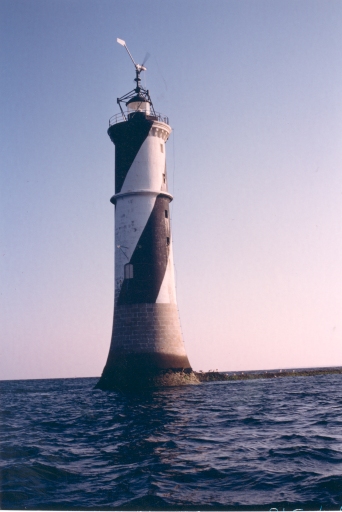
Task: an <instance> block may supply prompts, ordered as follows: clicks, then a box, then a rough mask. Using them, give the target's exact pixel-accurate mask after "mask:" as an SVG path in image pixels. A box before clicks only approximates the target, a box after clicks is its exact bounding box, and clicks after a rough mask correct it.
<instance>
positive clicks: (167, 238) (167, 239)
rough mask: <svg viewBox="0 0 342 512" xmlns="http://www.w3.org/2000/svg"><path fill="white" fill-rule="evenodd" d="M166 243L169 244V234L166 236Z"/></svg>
mask: <svg viewBox="0 0 342 512" xmlns="http://www.w3.org/2000/svg"><path fill="white" fill-rule="evenodd" d="M166 245H170V237H169V236H167V237H166Z"/></svg>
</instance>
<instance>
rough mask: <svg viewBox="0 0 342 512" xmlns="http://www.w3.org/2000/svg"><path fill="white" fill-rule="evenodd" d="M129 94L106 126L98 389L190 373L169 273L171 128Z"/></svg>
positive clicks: (145, 101)
mask: <svg viewBox="0 0 342 512" xmlns="http://www.w3.org/2000/svg"><path fill="white" fill-rule="evenodd" d="M138 86H139V84H138ZM137 92H138V94H137V95H135V96H134V97H132V98H131V99H130V100H129V101H128V102H127V103H126V105H127V107H128V113H127V114H124V113H123V116H124V117H122V116H116V117H115V118H114V119H113V120H112V122H111V125H110V127H109V129H108V135H109V137H110V139H111V140H112V142H113V143H114V145H115V195H114V196H113V197H112V198H111V202H112V203H113V204H114V205H115V301H114V321H113V333H112V340H111V346H110V351H109V355H108V360H107V363H106V366H105V368H104V371H103V374H102V377H101V379H100V381H99V384H98V387H100V388H102V389H111V388H120V387H122V386H126V385H129V384H130V383H135V384H139V382H141V383H143V382H147V381H148V382H149V381H151V379H152V380H153V378H154V377H155V376H156V375H158V374H160V373H163V372H164V373H165V371H167V370H169V371H172V372H184V371H185V373H190V372H191V367H190V363H189V360H188V357H187V355H186V351H185V347H184V343H183V339H182V333H181V328H180V321H179V315H178V308H177V301H176V292H175V282H174V271H173V254H172V235H171V226H170V210H169V204H170V201H172V199H173V198H172V196H171V194H170V193H169V191H168V186H167V172H166V159H165V156H166V151H165V144H166V141H167V140H168V138H169V135H170V133H171V127H170V126H169V124H168V120H167V118H163V117H161V116H160V115H158V114H156V113H155V112H154V110H152V112H151V108H152V109H153V106H152V104H151V102H150V101H149V95H148V98H146V96H145V97H143V96H142V95H141V94H140V91H139V90H138V91H137ZM118 101H119V100H118ZM116 121H119V122H116Z"/></svg>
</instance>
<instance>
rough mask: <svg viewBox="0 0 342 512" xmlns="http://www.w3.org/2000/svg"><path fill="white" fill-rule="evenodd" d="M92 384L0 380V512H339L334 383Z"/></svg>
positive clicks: (339, 432)
mask: <svg viewBox="0 0 342 512" xmlns="http://www.w3.org/2000/svg"><path fill="white" fill-rule="evenodd" d="M97 380H98V379H94V378H77V379H52V380H22V381H2V382H1V383H0V391H1V432H0V443H1V462H0V470H1V472H0V490H1V497H0V505H1V508H2V509H8V510H13V509H20V510H140V511H142V510H197V511H200V510H271V509H273V510H275V509H277V510H295V509H302V510H341V507H342V375H341V374H339V375H320V376H319V375H317V376H308V377H285V378H273V379H258V380H241V381H228V382H209V383H205V384H200V385H197V386H183V387H174V388H164V389H157V390H153V391H145V392H144V391H141V392H135V393H126V394H125V393H120V392H114V391H112V392H103V391H100V390H95V389H94V386H95V384H96V382H97Z"/></svg>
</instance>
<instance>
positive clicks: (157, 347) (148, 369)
mask: <svg viewBox="0 0 342 512" xmlns="http://www.w3.org/2000/svg"><path fill="white" fill-rule="evenodd" d="M198 383H199V381H198V379H197V377H196V376H195V374H194V373H193V372H192V369H191V366H190V363H189V360H188V357H187V355H186V352H185V348H184V344H183V340H182V335H181V330H180V324H179V317H178V310H177V305H176V304H161V303H143V304H125V305H117V306H116V308H115V314H114V324H113V336H112V344H111V349H110V352H109V355H108V360H107V363H106V366H105V368H104V370H103V373H102V376H101V378H100V381H99V382H98V384H97V386H96V387H97V388H99V389H103V390H106V389H119V390H122V389H127V388H136V389H140V388H146V387H155V386H174V385H185V384H198Z"/></svg>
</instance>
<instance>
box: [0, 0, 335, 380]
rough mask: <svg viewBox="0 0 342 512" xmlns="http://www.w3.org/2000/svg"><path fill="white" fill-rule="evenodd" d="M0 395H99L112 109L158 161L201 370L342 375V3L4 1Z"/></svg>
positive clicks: (108, 323) (110, 261)
mask: <svg viewBox="0 0 342 512" xmlns="http://www.w3.org/2000/svg"><path fill="white" fill-rule="evenodd" d="M0 9H1V36H0V37H1V69H2V72H1V130H2V131H1V138H2V144H1V210H2V211H1V239H2V252H1V281H2V284H1V312H2V313H1V315H2V319H1V325H2V327H1V354H0V375H1V377H0V378H3V379H25V378H48V377H51V378H53V377H75V376H76V377H81V376H98V375H100V373H101V372H102V369H103V366H104V364H105V361H106V358H107V354H108V350H109V344H110V337H111V328H112V316H113V295H114V270H113V269H114V207H113V205H111V203H110V202H109V199H110V197H111V196H112V194H113V193H114V147H113V145H112V143H111V142H110V139H109V137H108V135H107V133H106V130H107V127H108V119H109V117H111V116H112V115H113V114H115V113H117V111H118V107H117V104H116V98H117V97H118V96H122V95H123V94H125V93H126V92H128V91H129V90H131V89H132V88H133V87H134V82H133V78H134V68H133V65H132V63H131V61H130V60H129V58H128V55H127V54H126V52H125V50H124V48H122V47H121V46H120V45H118V44H117V43H116V38H117V37H119V38H121V39H124V40H125V41H126V42H127V44H128V47H129V49H130V51H131V52H132V54H133V56H134V58H135V60H136V61H137V62H141V61H142V60H143V58H144V55H145V53H146V52H147V51H148V52H150V54H151V57H150V59H149V60H148V62H147V63H146V66H147V72H146V73H145V80H146V84H147V87H148V88H149V89H150V93H151V96H152V100H153V102H154V106H155V109H156V110H157V111H159V112H162V113H163V114H165V115H167V116H169V118H170V124H171V126H172V128H173V129H174V132H173V135H172V136H171V138H170V140H169V142H168V143H167V160H168V173H169V179H170V182H171V192H172V193H173V194H174V201H173V203H172V229H173V241H174V253H175V269H176V277H177V279H176V281H177V283H176V284H177V297H178V305H179V311H180V318H181V324H182V330H183V334H184V339H185V344H186V350H187V352H188V355H189V359H190V362H191V364H192V366H193V368H194V369H196V370H200V369H201V370H209V369H219V370H253V369H268V368H286V367H309V366H333V365H342V311H341V310H342V265H341V262H342V201H341V200H342V144H341V142H342V1H341V0H329V1H328V2H327V1H326V0H322V1H321V0H301V1H299V0H296V1H293V0H196V1H193V0H186V1H184V0H172V1H171V0H169V1H168V0H164V1H160V0H139V1H132V0H49V1H46V0H1V2H0Z"/></svg>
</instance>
